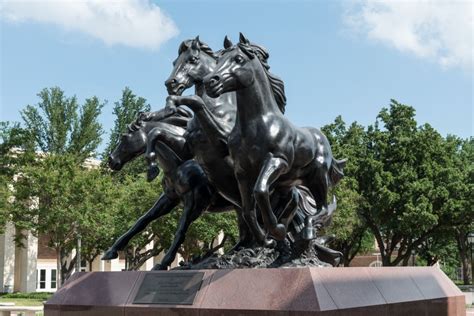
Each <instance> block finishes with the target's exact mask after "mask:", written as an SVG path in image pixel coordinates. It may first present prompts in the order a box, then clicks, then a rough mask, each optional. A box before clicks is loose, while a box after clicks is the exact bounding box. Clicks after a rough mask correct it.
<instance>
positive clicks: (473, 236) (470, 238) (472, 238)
mask: <svg viewBox="0 0 474 316" xmlns="http://www.w3.org/2000/svg"><path fill="white" fill-rule="evenodd" d="M467 242H468V243H469V246H470V248H471V284H472V285H474V264H473V260H472V246H473V245H474V232H470V233H469V235H467Z"/></svg>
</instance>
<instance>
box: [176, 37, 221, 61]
mask: <svg viewBox="0 0 474 316" xmlns="http://www.w3.org/2000/svg"><path fill="white" fill-rule="evenodd" d="M193 41H194V39H188V40H184V41H183V42H182V43H181V45H179V48H178V56H179V55H181V54H182V53H184V52H185V51H187V50H188V49H189V48H190V47H191V44H192V42H193ZM199 49H200V50H201V51H202V52H203V53H205V54H207V55H209V56H210V57H212V58H214V59H216V58H217V56H216V55H215V54H214V51H213V50H212V49H211V48H210V47H209V45H207V44H206V43H204V42H202V41H201V40H199Z"/></svg>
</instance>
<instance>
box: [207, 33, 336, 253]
mask: <svg viewBox="0 0 474 316" xmlns="http://www.w3.org/2000/svg"><path fill="white" fill-rule="evenodd" d="M224 48H225V50H224V51H223V52H222V53H221V55H220V57H219V60H218V63H217V66H216V68H215V69H214V71H213V72H212V73H211V74H209V75H208V76H207V77H206V78H205V87H206V91H207V93H208V95H210V96H212V97H219V96H220V95H221V94H223V93H226V92H230V91H235V92H236V98H237V118H236V124H235V126H234V128H233V130H232V132H231V134H230V136H229V139H228V147H229V151H230V155H231V158H232V160H233V162H234V168H235V176H236V178H237V181H238V185H239V191H240V194H241V199H242V211H243V216H244V218H245V220H246V222H247V224H248V225H249V226H250V228H251V230H252V233H253V234H254V236H255V237H256V238H257V240H258V241H259V242H260V244H265V243H267V239H266V233H265V232H264V231H263V230H262V228H261V227H260V225H259V223H258V221H257V220H256V218H257V215H256V207H258V209H259V210H260V212H261V215H262V219H263V223H264V227H265V229H266V231H267V232H269V233H270V234H271V235H272V236H273V237H274V238H276V239H277V240H282V239H284V238H285V235H286V227H285V225H283V224H281V223H278V218H277V217H276V216H275V214H274V212H273V209H272V206H271V203H270V197H271V193H272V192H273V191H274V190H278V189H280V190H281V189H285V188H286V189H291V188H292V187H294V186H295V185H299V184H303V185H304V186H306V187H307V188H308V189H309V190H310V191H311V193H312V195H313V196H314V197H315V198H316V203H317V205H318V208H319V209H320V212H319V214H318V215H316V217H314V216H308V217H307V224H308V226H311V225H310V224H311V223H312V221H313V220H315V219H317V218H318V217H322V216H324V215H325V213H327V212H328V208H327V206H328V204H327V194H328V190H329V188H330V187H332V186H334V185H335V184H337V182H338V181H339V180H340V179H341V178H342V176H343V173H342V169H343V167H344V165H345V161H344V160H341V161H338V160H336V159H334V157H333V156H332V152H331V147H330V145H329V142H328V140H327V138H326V137H325V135H324V134H323V133H321V131H319V130H318V129H316V128H297V127H295V126H294V125H293V124H292V123H291V122H290V121H289V120H288V119H287V118H286V117H285V116H284V115H283V112H284V109H285V105H286V98H285V94H284V86H283V82H282V81H281V80H280V79H279V78H277V77H276V76H274V75H273V74H271V73H270V72H269V71H268V69H269V66H268V64H267V59H268V53H267V51H266V50H265V49H264V48H263V47H261V46H258V45H255V44H251V43H250V42H249V41H248V40H247V39H246V38H245V37H244V36H243V35H242V34H240V40H239V43H238V44H237V45H235V46H234V45H232V43H231V42H230V41H229V40H228V39H227V38H226V40H225V41H224ZM255 206H256V207H255ZM307 228H308V229H311V227H307Z"/></svg>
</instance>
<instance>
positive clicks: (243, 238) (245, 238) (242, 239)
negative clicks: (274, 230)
mask: <svg viewBox="0 0 474 316" xmlns="http://www.w3.org/2000/svg"><path fill="white" fill-rule="evenodd" d="M236 212H237V223H238V225H239V241H238V242H237V244H236V245H234V247H232V249H231V251H234V250H239V249H242V248H248V247H251V246H252V244H253V243H254V242H255V240H254V239H253V237H252V234H251V232H250V230H249V227H248V225H247V223H246V222H245V219H244V217H243V214H242V209H236Z"/></svg>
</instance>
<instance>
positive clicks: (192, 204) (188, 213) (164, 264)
mask: <svg viewBox="0 0 474 316" xmlns="http://www.w3.org/2000/svg"><path fill="white" fill-rule="evenodd" d="M183 202H184V210H183V214H182V215H181V218H180V219H179V224H178V229H177V230H176V234H175V236H174V240H173V243H172V244H171V246H170V248H169V249H168V251H167V252H166V255H165V257H164V258H163V260H162V261H161V263H159V264H157V265H155V266H154V267H153V269H152V270H166V269H168V266H170V265H171V263H172V262H173V261H174V259H175V258H176V254H177V253H178V250H179V247H180V246H181V245H182V244H183V242H184V239H185V238H186V232H187V231H188V228H189V226H190V225H191V224H192V223H193V222H194V221H195V220H196V219H197V218H199V216H201V214H202V213H203V212H204V211H205V210H206V208H207V207H208V206H209V204H210V203H211V195H210V192H209V190H207V187H204V186H202V187H200V188H196V189H194V190H193V191H190V192H188V193H186V195H185V196H184V199H183Z"/></svg>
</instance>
